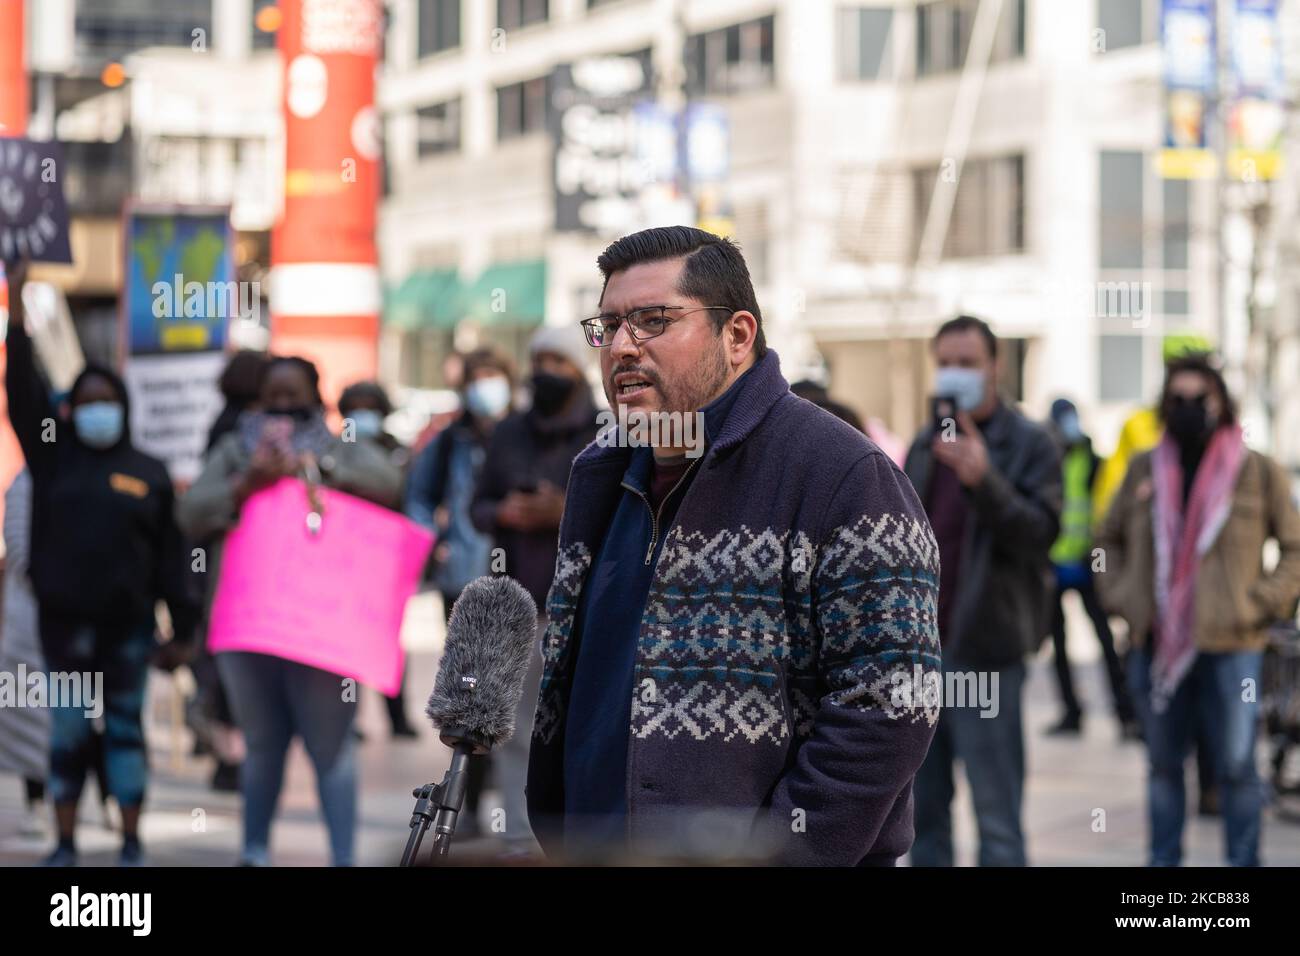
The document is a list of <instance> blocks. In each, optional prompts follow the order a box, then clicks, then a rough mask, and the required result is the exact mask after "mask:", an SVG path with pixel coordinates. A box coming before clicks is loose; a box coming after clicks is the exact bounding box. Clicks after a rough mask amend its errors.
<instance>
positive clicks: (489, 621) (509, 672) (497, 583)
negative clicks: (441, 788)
mask: <svg viewBox="0 0 1300 956" xmlns="http://www.w3.org/2000/svg"><path fill="white" fill-rule="evenodd" d="M536 627H537V605H535V604H534V603H533V599H532V596H531V595H529V593H528V592H527V591H525V590H524V589H523V588H522V587H521V586H520V585H519V583H518V582H517V581H515V580H514V579H513V578H507V577H481V578H477V579H475V580H474V581H471V582H470V583H469V584H468V585H466V586H465V589H464V590H463V591H461V592H460V597H459V598H458V599H457V600H456V604H455V606H454V607H453V608H452V611H451V620H450V621H449V622H448V624H447V643H446V646H445V647H444V648H443V653H442V662H441V663H440V664H439V666H438V677H437V679H436V680H435V681H434V684H433V693H432V694H430V695H429V704H428V706H427V707H425V709H424V712H425V713H426V714H428V715H429V719H430V720H431V721H433V725H434V726H435V727H437V728H438V729H439V730H440V731H443V738H444V741H445V740H447V738H448V737H449V736H450V737H455V738H459V737H465V738H469V739H471V740H473V741H474V742H475V743H477V744H479V745H480V746H487V747H493V746H495V745H497V744H500V743H504V742H505V741H507V740H509V739H510V737H511V735H512V734H514V732H515V711H516V709H517V708H518V706H519V698H520V696H521V695H522V694H523V689H524V677H525V676H526V675H527V673H528V663H529V660H530V655H532V654H536V653H537V650H536V645H535V641H534V633H535V630H536Z"/></svg>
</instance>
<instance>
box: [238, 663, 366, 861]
mask: <svg viewBox="0 0 1300 956" xmlns="http://www.w3.org/2000/svg"><path fill="white" fill-rule="evenodd" d="M216 658H217V668H218V670H219V671H220V673H221V681H222V683H223V684H224V685H225V688H226V694H227V695H228V696H229V697H230V704H231V708H232V709H233V710H234V714H235V720H236V721H237V722H238V724H239V728H240V730H242V731H243V732H244V739H245V741H246V743H247V746H248V756H247V758H246V759H245V760H244V764H243V767H242V769H241V771H240V784H241V789H242V791H243V797H244V849H243V860H244V862H247V863H254V864H259V865H266V864H267V863H269V862H270V841H271V821H272V820H273V819H274V818H275V810H276V804H277V803H278V802H279V800H280V788H281V786H282V784H283V782H284V760H285V755H286V754H287V753H288V750H289V742H290V741H291V740H292V739H293V737H294V735H295V734H297V735H298V736H300V737H302V741H303V744H304V746H305V747H306V748H307V755H308V756H309V757H310V758H311V762H312V766H313V767H315V769H316V789H317V792H318V793H319V795H320V803H321V810H322V812H323V814H324V817H325V826H326V828H327V829H328V830H329V838H330V856H331V859H332V860H333V863H334V865H335V866H351V865H352V862H353V859H352V852H353V834H354V831H355V829H356V818H357V767H356V756H355V744H354V741H353V739H352V733H351V730H352V720H353V718H354V717H355V715H356V707H357V705H356V703H355V702H354V701H345V700H344V699H343V678H342V677H340V676H339V675H338V674H331V673H329V672H328V671H323V670H319V669H318V668H315V667H308V666H307V665H306V664H299V663H296V662H295V661H287V660H283V659H282V658H279V657H271V656H269V655H266V654H252V653H247V652H244V651H229V652H226V653H222V654H218V655H216Z"/></svg>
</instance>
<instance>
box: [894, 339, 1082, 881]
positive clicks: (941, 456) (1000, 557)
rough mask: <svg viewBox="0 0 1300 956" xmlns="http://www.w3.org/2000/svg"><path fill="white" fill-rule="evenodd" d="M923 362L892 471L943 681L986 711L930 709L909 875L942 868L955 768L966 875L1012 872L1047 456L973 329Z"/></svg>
mask: <svg viewBox="0 0 1300 956" xmlns="http://www.w3.org/2000/svg"><path fill="white" fill-rule="evenodd" d="M931 348H932V351H933V355H934V361H935V366H936V372H935V384H934V397H933V399H932V401H931V413H932V418H933V420H932V421H931V422H930V424H929V425H927V426H926V427H925V428H923V429H922V430H921V432H920V433H919V434H918V435H917V436H916V439H915V441H914V442H913V443H912V447H911V450H910V451H909V452H908V454H907V461H906V464H905V465H904V471H906V472H907V476H908V478H910V479H911V480H912V485H913V486H914V487H915V488H916V490H917V492H918V493H919V494H920V495H921V499H922V501H923V502H924V504H925V512H926V514H927V515H928V516H929V519H930V524H931V526H932V527H933V528H934V536H935V539H936V540H937V542H938V545H939V565H940V571H939V602H938V604H939V606H938V617H939V641H940V645H941V647H942V652H943V669H944V671H945V673H947V672H952V671H956V672H958V673H959V674H961V675H963V676H967V677H969V676H973V677H975V679H976V680H977V681H978V680H981V679H982V680H984V681H985V684H986V686H987V687H988V688H989V689H990V690H991V691H992V695H991V696H992V700H991V702H990V703H989V706H984V702H980V703H976V702H974V701H971V700H965V701H959V700H944V701H943V709H942V711H941V713H940V717H939V726H938V729H937V731H936V733H935V736H934V741H933V742H932V743H931V745H930V751H929V753H928V754H927V755H926V758H925V762H924V763H923V764H922V765H921V769H920V771H919V772H918V773H917V775H916V788H915V796H916V842H915V843H914V844H913V847H912V863H913V865H915V866H951V865H952V864H953V847H952V807H951V805H952V799H953V792H954V791H953V777H952V774H953V763H954V762H955V761H957V760H960V761H961V762H962V763H963V764H964V765H965V767H966V775H967V777H968V778H969V780H970V787H971V793H972V795H973V797H974V802H975V816H976V821H977V823H978V826H979V862H980V865H981V866H1024V865H1025V863H1026V852H1025V838H1024V833H1023V831H1022V829H1021V825H1020V807H1021V799H1022V796H1023V794H1024V782H1025V755H1024V754H1025V749H1024V729H1023V726H1022V723H1021V696H1022V694H1021V692H1022V689H1023V687H1024V681H1025V656H1026V655H1027V654H1030V653H1032V652H1033V651H1034V650H1036V649H1037V647H1038V645H1039V642H1040V639H1041V637H1042V636H1043V635H1044V634H1046V633H1047V629H1048V598H1049V595H1050V594H1051V590H1050V589H1051V586H1052V583H1053V582H1054V576H1053V575H1052V573H1051V567H1052V566H1051V562H1050V560H1049V558H1048V552H1049V549H1050V548H1051V546H1052V542H1053V541H1055V540H1056V536H1057V533H1058V531H1059V530H1060V513H1061V459H1060V453H1059V451H1058V449H1057V447H1056V444H1055V442H1054V441H1053V440H1052V438H1051V436H1050V435H1049V434H1048V433H1047V430H1046V429H1044V428H1042V427H1041V426H1039V425H1037V424H1035V423H1033V422H1031V421H1029V420H1028V419H1026V418H1025V417H1024V416H1023V415H1021V414H1020V413H1019V412H1017V411H1016V410H1015V409H1013V408H1012V407H1010V405H1008V404H1007V403H1005V402H1003V401H1002V399H1001V398H1000V397H999V395H998V389H997V358H998V340H997V336H996V335H994V334H993V330H992V329H990V328H989V326H988V324H987V323H985V322H984V321H982V320H980V319H977V318H975V317H974V316H969V315H961V316H957V317H956V318H954V319H950V320H949V321H947V322H945V323H944V324H943V325H941V326H940V327H939V330H938V331H937V332H936V333H935V336H934V339H933V340H932V343H931ZM947 684H948V682H947V681H945V685H947ZM977 696H980V695H977Z"/></svg>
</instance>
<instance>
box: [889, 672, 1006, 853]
mask: <svg viewBox="0 0 1300 956" xmlns="http://www.w3.org/2000/svg"><path fill="white" fill-rule="evenodd" d="M949 669H950V668H947V667H945V674H946V673H947V671H948V670H949ZM951 669H952V670H957V669H958V668H956V667H954V668H951ZM997 673H998V695H997V698H996V699H997V707H998V713H997V716H996V717H981V716H980V709H979V708H978V707H975V706H972V705H971V704H970V702H967V705H966V706H964V707H950V706H948V705H949V704H950V703H951V702H950V701H949V700H947V699H946V697H945V699H944V702H943V703H944V707H943V711H942V712H941V713H940V715H939V726H938V728H937V729H936V731H935V735H934V740H933V741H932V742H931V744H930V752H929V753H927V754H926V756H925V761H924V762H923V763H922V764H921V769H920V770H919V771H917V774H916V783H915V784H914V786H913V796H914V800H915V807H916V810H915V828H916V840H915V842H914V843H913V844H912V865H913V866H952V864H953V852H952V798H953V769H952V765H953V761H954V760H960V761H961V762H962V763H963V764H964V765H965V767H966V778H967V780H969V781H970V789H971V796H972V798H973V799H974V803H975V821H976V824H977V826H978V828H979V864H980V866H1024V865H1025V836H1024V832H1023V831H1022V830H1021V828H1020V806H1021V802H1022V800H1023V796H1024V787H1025V740H1024V732H1023V730H1022V726H1021V709H1020V698H1021V692H1022V690H1023V688H1024V684H1025V665H1024V664H1023V663H1018V664H1011V665H1007V666H1004V667H1002V668H1001V669H1000V670H999V671H997ZM946 685H947V681H946V680H945V686H946Z"/></svg>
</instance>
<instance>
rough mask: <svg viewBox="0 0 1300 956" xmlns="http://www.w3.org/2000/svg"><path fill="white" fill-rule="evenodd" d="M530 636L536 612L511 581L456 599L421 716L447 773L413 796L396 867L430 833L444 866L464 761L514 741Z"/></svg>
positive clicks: (478, 583) (477, 587)
mask: <svg viewBox="0 0 1300 956" xmlns="http://www.w3.org/2000/svg"><path fill="white" fill-rule="evenodd" d="M536 628H537V605H535V604H534V603H533V599H532V597H531V595H529V593H528V592H527V591H525V590H524V588H523V587H522V586H520V584H519V583H518V582H517V581H515V580H514V579H513V578H507V577H481V578H477V579H476V580H474V581H471V582H470V583H469V584H467V585H466V586H465V589H464V590H463V591H461V593H460V597H459V598H458V599H457V600H456V604H455V606H454V607H453V608H452V610H451V620H450V621H449V622H448V624H447V641H446V645H445V646H444V648H443V654H442V661H441V663H440V664H439V665H438V677H437V679H436V680H435V681H434V685H433V693H431V694H430V695H429V702H428V705H427V706H426V707H425V709H424V712H425V714H427V715H428V717H429V720H430V721H432V722H433V726H434V727H435V728H437V730H438V736H439V738H440V739H441V740H442V742H443V743H444V744H446V745H447V746H448V747H451V748H452V756H451V766H450V767H449V768H448V770H447V775H446V776H445V777H444V778H443V781H442V783H441V784H438V785H436V786H435V785H434V784H426V785H425V786H423V787H420V788H418V789H416V790H415V791H414V792H413V795H414V796H415V798H416V804H415V812H414V813H413V814H412V816H411V837H410V839H409V840H408V841H407V845H406V852H405V853H404V854H403V856H402V866H409V865H411V862H412V861H413V860H414V858H415V855H416V853H418V852H419V848H420V842H421V840H422V838H423V835H424V832H425V831H426V830H428V828H429V826H430V825H432V826H433V828H434V846H433V857H434V861H435V862H439V861H441V860H443V859H445V858H446V856H447V852H448V850H449V849H450V846H451V838H452V835H453V834H454V833H455V831H456V820H457V818H458V817H459V815H460V811H461V807H462V806H463V805H464V802H465V788H466V786H467V784H468V763H469V758H470V757H471V756H481V755H483V754H486V753H488V751H490V750H491V749H492V748H493V747H495V746H496V745H498V744H503V743H505V742H506V741H507V740H509V739H510V738H511V737H512V736H513V735H514V732H515V711H516V710H517V709H518V707H519V699H520V697H522V696H523V692H524V679H525V677H526V676H527V673H528V664H529V659H530V655H532V654H535V653H536V645H535V638H534V634H535V632H536Z"/></svg>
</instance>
